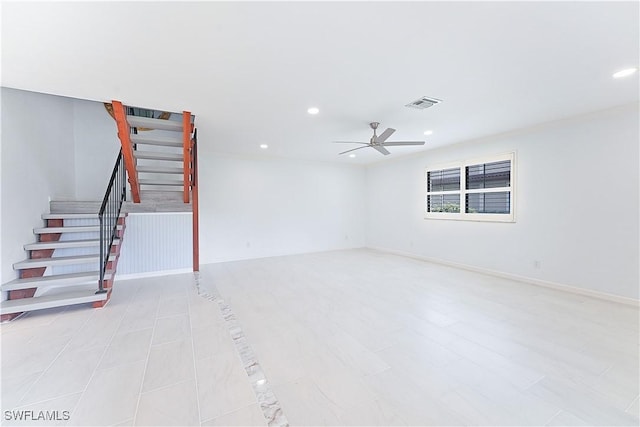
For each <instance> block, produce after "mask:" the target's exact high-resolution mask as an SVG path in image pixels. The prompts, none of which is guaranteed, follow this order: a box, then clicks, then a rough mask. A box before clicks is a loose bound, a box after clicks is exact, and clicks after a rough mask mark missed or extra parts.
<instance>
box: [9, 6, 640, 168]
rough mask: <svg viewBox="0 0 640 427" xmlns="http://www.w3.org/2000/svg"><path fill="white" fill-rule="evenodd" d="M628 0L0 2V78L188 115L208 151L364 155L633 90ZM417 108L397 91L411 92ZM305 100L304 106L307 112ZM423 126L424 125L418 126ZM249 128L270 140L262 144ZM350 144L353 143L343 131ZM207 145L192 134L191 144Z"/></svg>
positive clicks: (554, 115) (634, 98) (634, 44)
mask: <svg viewBox="0 0 640 427" xmlns="http://www.w3.org/2000/svg"><path fill="white" fill-rule="evenodd" d="M639 13H640V11H639V3H638V2H278V3H272V2H255V3H254V2H195V3H189V2H136V3H133V2H118V3H111V2H70V3H57V2H45V3H35V2H3V3H2V85H3V86H7V87H13V88H18V89H25V90H32V91H38V92H45V93H51V94H57V95H64V96H70V97H75V98H82V99H91V100H99V101H108V100H111V99H118V100H121V101H123V102H124V103H125V104H129V105H134V106H140V107H148V108H155V109H163V110H169V111H182V110H183V109H188V110H190V111H192V112H193V113H194V114H196V116H197V126H198V128H199V131H198V133H199V137H200V138H199V140H200V145H201V146H202V145H206V149H210V150H213V151H218V152H229V153H239V154H249V155H257V156H269V155H275V156H285V157H291V158H298V159H313V160H322V161H339V162H345V163H356V164H364V163H370V162H376V161H380V160H382V159H384V157H383V156H382V155H381V154H379V153H378V152H376V151H375V150H372V149H363V150H359V151H357V152H356V153H357V157H356V158H353V159H352V158H349V157H347V156H338V155H337V154H338V152H339V151H342V150H344V149H347V148H350V146H347V145H343V144H331V143H330V142H331V141H333V140H354V141H367V140H368V138H369V137H370V135H371V131H370V129H369V127H368V123H369V122H371V121H378V122H380V123H381V125H380V127H381V128H382V129H384V128H386V127H393V128H396V129H397V132H396V133H395V134H394V135H393V137H392V138H390V139H389V140H404V139H408V140H416V139H420V140H421V139H425V140H426V141H427V143H426V145H425V146H424V147H390V148H389V151H391V152H392V154H391V155H389V156H387V157H386V158H394V157H398V156H402V155H406V154H408V153H413V152H415V151H420V150H428V149H431V148H434V147H439V146H442V145H445V144H452V143H456V142H460V141H464V140H469V139H474V138H479V137H483V136H488V135H492V134H497V133H502V132H507V131H510V130H514V129H518V128H523V127H527V126H531V125H535V124H538V123H542V122H546V121H550V120H555V119H560V118H564V117H570V116H574V115H578V114H583V113H587V112H591V111H597V110H602V109H606V108H609V107H613V106H617V105H622V104H628V103H632V102H638V89H639V87H638V74H637V73H636V74H635V75H634V76H632V77H629V78H627V79H620V80H614V79H612V77H611V75H612V74H613V73H614V72H615V71H617V70H619V69H622V68H627V67H637V66H638V63H639V62H640V61H639V59H638V55H639V53H638V52H639V39H640V34H639V21H638V19H639V18H638V16H639ZM423 95H426V96H431V97H435V98H439V99H442V100H443V102H442V103H441V104H439V105H436V106H434V107H432V108H430V109H427V110H422V111H421V110H413V109H409V108H406V107H404V105H405V104H407V103H409V102H411V101H413V100H415V99H417V98H419V97H421V96H423ZM309 107H318V108H319V109H320V113H319V114H318V115H316V116H311V115H309V114H307V109H308V108H309ZM428 129H430V130H433V135H431V136H428V137H425V136H424V134H423V132H424V131H425V130H428ZM260 144H268V145H269V149H268V150H261V149H260V148H259V145H260ZM353 147H354V148H355V147H356V145H354V146H353ZM203 148H204V147H203Z"/></svg>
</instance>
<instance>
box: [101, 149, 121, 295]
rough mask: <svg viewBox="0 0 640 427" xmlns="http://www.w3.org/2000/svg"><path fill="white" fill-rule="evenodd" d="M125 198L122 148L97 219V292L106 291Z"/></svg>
mask: <svg viewBox="0 0 640 427" xmlns="http://www.w3.org/2000/svg"><path fill="white" fill-rule="evenodd" d="M126 199H127V169H126V167H125V164H124V156H123V154H122V149H120V152H119V153H118V158H117V159H116V164H115V166H114V167H113V172H111V178H110V179H109V184H108V185H107V191H106V192H105V194H104V198H103V199H102V205H101V206H100V212H98V219H99V221H100V281H99V283H98V292H96V293H98V294H101V293H105V292H107V289H105V286H104V283H105V275H106V273H107V267H108V265H109V256H110V255H111V248H112V247H113V241H114V239H115V238H116V236H117V234H118V222H119V218H120V211H121V210H122V203H123V202H124V201H125V200H126Z"/></svg>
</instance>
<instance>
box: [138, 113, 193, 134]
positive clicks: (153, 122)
mask: <svg viewBox="0 0 640 427" xmlns="http://www.w3.org/2000/svg"><path fill="white" fill-rule="evenodd" d="M127 122H129V126H131V127H145V128H149V129H159V130H173V131H182V121H179V122H178V121H175V120H162V119H152V118H150V117H140V116H127Z"/></svg>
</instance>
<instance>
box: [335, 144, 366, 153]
mask: <svg viewBox="0 0 640 427" xmlns="http://www.w3.org/2000/svg"><path fill="white" fill-rule="evenodd" d="M369 146H370V145H369V144H367V145H365V146H364V147H358V148H352V149H351V150H347V151H343V152H342V153H338V155H340V154H346V153H349V152H351V151H356V150H361V149H363V148H367V147H369Z"/></svg>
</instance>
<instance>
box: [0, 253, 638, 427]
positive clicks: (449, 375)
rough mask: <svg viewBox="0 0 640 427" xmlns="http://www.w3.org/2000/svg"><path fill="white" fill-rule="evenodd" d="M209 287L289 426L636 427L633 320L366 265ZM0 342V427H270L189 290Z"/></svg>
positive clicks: (413, 263)
mask: <svg viewBox="0 0 640 427" xmlns="http://www.w3.org/2000/svg"><path fill="white" fill-rule="evenodd" d="M199 282H200V290H199V291H201V292H205V293H211V292H214V291H215V292H218V293H219V295H220V296H221V297H222V298H223V299H224V301H225V302H226V304H228V305H229V306H230V308H231V309H232V310H233V312H234V313H235V317H236V319H237V321H238V322H239V324H240V326H241V327H242V330H243V331H244V334H245V336H246V338H247V342H248V344H249V345H250V346H251V348H252V349H253V351H254V353H255V355H256V357H257V359H258V361H259V362H260V365H261V366H262V368H263V370H264V373H265V375H266V378H267V380H268V382H269V385H270V386H271V388H272V390H273V391H274V392H275V395H276V396H277V399H278V400H279V403H280V405H281V407H282V410H283V412H284V414H285V415H286V418H287V419H288V421H289V423H290V424H291V425H550V426H559V425H636V426H637V425H639V413H638V412H639V402H638V396H639V382H640V381H639V366H638V365H639V360H640V358H639V311H638V309H637V308H632V307H629V306H624V305H619V304H614V303H609V302H605V301H600V300H595V299H591V298H587V297H582V296H578V295H573V294H567V293H563V292H559V291H555V290H550V289H545V288H541V287H536V286H531V285H527V284H523V283H518V282H513V281H509V280H505V279H499V278H495V277H490V276H484V275H480V274H476V273H472V272H467V271H462V270H456V269H453V268H449V267H444V266H440V265H436V264H429V263H425V262H422V261H417V260H413V259H409V258H403V257H398V256H393V255H388V254H382V253H379V252H375V251H369V250H352V251H336V252H324V253H315V254H305V255H295V256H286V257H276V258H267V259H259V260H248V261H238V262H232V263H224V264H211V265H204V266H203V267H202V272H201V275H200V281H199ZM214 286H215V288H216V289H214ZM1 333H2V335H1V340H0V343H1V345H2V361H1V367H2V369H1V376H2V378H1V383H2V389H1V395H0V397H1V407H2V414H3V419H2V425H20V424H21V423H19V422H15V421H8V420H6V413H5V411H7V410H33V411H56V410H57V411H59V412H62V411H69V415H70V419H69V420H67V421H64V420H63V421H60V422H56V423H51V422H48V423H43V422H42V421H40V422H27V423H24V422H23V423H22V425H27V424H28V425H51V424H54V425H216V426H220V425H266V421H265V418H264V416H263V413H262V411H261V408H260V406H259V405H258V403H257V402H258V400H257V398H256V395H255V394H254V391H253V389H252V386H251V384H250V382H249V378H248V376H247V373H246V372H245V370H244V368H243V364H242V362H241V358H240V355H239V353H238V351H237V349H236V347H235V344H234V341H233V340H232V339H231V337H230V334H229V330H228V325H227V323H226V321H225V319H224V318H223V317H222V315H221V312H220V309H219V307H218V305H217V304H216V303H215V302H213V301H211V300H209V299H207V298H203V297H202V296H199V295H198V290H197V289H196V287H195V284H194V278H193V275H191V274H184V275H174V276H165V277H160V278H147V279H138V280H129V281H120V282H117V283H116V289H115V291H114V296H113V298H112V301H111V302H110V303H109V305H108V306H107V307H106V308H105V309H100V310H94V309H90V308H86V307H72V308H66V309H52V310H46V311H42V312H34V313H30V314H28V315H26V316H24V317H23V318H21V319H18V320H17V321H14V322H11V323H9V324H4V325H2V327H1Z"/></svg>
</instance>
